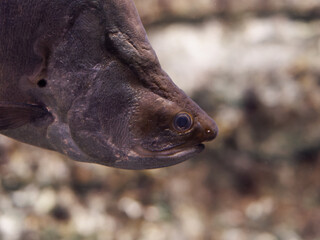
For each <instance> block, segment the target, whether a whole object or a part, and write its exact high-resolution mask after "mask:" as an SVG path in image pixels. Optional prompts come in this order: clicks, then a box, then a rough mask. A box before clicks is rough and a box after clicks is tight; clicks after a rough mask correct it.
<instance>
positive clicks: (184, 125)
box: [173, 112, 193, 132]
mask: <svg viewBox="0 0 320 240" xmlns="http://www.w3.org/2000/svg"><path fill="white" fill-rule="evenodd" d="M192 125H193V119H192V117H191V115H190V114H188V113H186V112H181V113H178V114H177V115H176V116H175V118H174V120H173V126H174V128H175V129H176V130H177V131H179V132H185V131H188V130H189V129H191V127H192Z"/></svg>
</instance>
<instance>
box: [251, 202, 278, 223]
mask: <svg viewBox="0 0 320 240" xmlns="http://www.w3.org/2000/svg"><path fill="white" fill-rule="evenodd" d="M273 209H274V200H273V199H272V198H270V197H265V198H263V199H260V200H258V201H255V202H252V203H250V204H249V205H248V206H247V208H246V212H245V213H246V215H247V217H248V218H249V219H251V220H252V221H257V220H260V219H262V218H265V217H267V216H269V215H270V214H271V213H272V211H273Z"/></svg>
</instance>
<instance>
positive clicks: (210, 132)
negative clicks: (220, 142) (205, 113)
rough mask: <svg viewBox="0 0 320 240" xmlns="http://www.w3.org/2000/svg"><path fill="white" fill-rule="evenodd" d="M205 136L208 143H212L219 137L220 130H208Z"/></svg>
mask: <svg viewBox="0 0 320 240" xmlns="http://www.w3.org/2000/svg"><path fill="white" fill-rule="evenodd" d="M205 136H206V141H211V140H213V139H215V138H216V137H217V136H218V128H217V127H215V128H213V129H209V128H208V129H206V130H205Z"/></svg>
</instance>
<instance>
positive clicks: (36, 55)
mask: <svg viewBox="0 0 320 240" xmlns="http://www.w3.org/2000/svg"><path fill="white" fill-rule="evenodd" d="M0 133H1V134H3V135H6V136H8V137H10V138H13V139H15V140H18V141H21V142H24V143H27V144H30V145H34V146H37V147H40V148H44V149H48V150H52V151H56V152H59V153H62V154H64V155H66V156H68V157H69V158H71V159H74V160H76V161H79V162H87V163H96V164H101V165H105V166H109V167H115V168H121V169H132V170H140V169H153V168H161V167H168V166H171V165H175V164H178V163H180V162H183V161H185V160H187V159H189V158H191V157H193V156H195V155H196V154H198V153H200V152H201V151H202V150H203V149H204V144H203V143H204V142H207V141H211V140H213V139H215V138H216V137H217V135H218V127H217V124H216V123H215V121H214V120H213V119H212V118H211V117H210V116H209V115H208V114H207V113H206V112H205V111H204V110H202V109H201V108H200V107H199V106H198V105H197V104H196V103H195V102H194V101H193V100H192V99H191V98H190V97H188V96H187V95H186V94H185V93H184V92H183V91H182V90H181V89H180V88H178V87H177V86H176V85H175V84H174V82H173V81H172V79H171V78H170V77H169V76H168V74H167V73H166V72H165V71H164V70H163V69H162V67H161V65H160V63H159V60H158V57H157V55H156V53H155V51H154V50H153V48H152V46H151V44H150V42H149V40H148V37H147V34H146V30H145V28H144V26H143V24H142V22H141V19H140V17H139V14H138V11H137V9H136V7H135V4H134V2H133V1H132V0H81V1H80V0H63V1H62V0H2V1H0Z"/></svg>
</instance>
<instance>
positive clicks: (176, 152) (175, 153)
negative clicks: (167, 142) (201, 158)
mask: <svg viewBox="0 0 320 240" xmlns="http://www.w3.org/2000/svg"><path fill="white" fill-rule="evenodd" d="M204 148H205V147H204V144H202V143H201V144H197V145H193V146H183V145H182V146H179V147H174V148H170V149H166V150H162V151H150V150H148V149H145V148H143V147H141V146H139V147H136V148H135V150H134V153H135V154H137V155H138V156H140V157H145V158H160V159H165V158H170V159H172V158H182V157H184V158H189V157H191V156H192V155H194V154H196V153H200V152H202V151H203V150H204Z"/></svg>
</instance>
